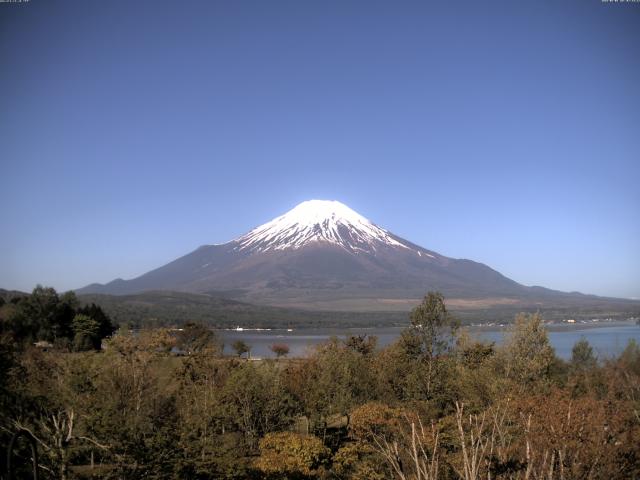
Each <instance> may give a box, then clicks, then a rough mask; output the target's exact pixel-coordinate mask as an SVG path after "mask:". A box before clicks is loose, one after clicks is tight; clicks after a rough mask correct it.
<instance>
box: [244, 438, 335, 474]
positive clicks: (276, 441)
mask: <svg viewBox="0 0 640 480" xmlns="http://www.w3.org/2000/svg"><path fill="white" fill-rule="evenodd" d="M330 453H331V451H330V450H329V449H328V448H327V447H325V446H324V445H323V444H322V440H320V439H319V438H317V437H314V436H313V435H302V434H299V433H293V432H276V433H268V434H267V435H265V436H264V438H263V439H261V440H260V457H259V458H258V459H257V461H256V467H257V468H258V469H259V470H261V471H262V472H264V473H267V474H275V475H279V478H283V476H285V475H292V474H293V475H296V474H298V475H305V476H307V477H308V476H316V475H317V474H318V469H319V468H320V466H321V465H322V464H323V463H324V461H325V460H326V459H327V458H328V457H329V454H330Z"/></svg>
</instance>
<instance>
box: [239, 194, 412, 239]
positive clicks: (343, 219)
mask: <svg viewBox="0 0 640 480" xmlns="http://www.w3.org/2000/svg"><path fill="white" fill-rule="evenodd" d="M236 242H237V244H238V246H237V247H236V248H237V250H240V251H242V250H248V251H251V252H266V251H273V250H285V249H298V248H301V247H304V246H306V245H309V244H311V243H316V242H325V243H329V244H334V245H337V246H340V247H342V248H344V249H346V250H348V251H352V252H358V251H367V252H372V251H373V252H375V250H376V248H379V247H381V246H387V247H400V248H410V247H409V246H407V245H405V244H404V243H402V242H401V241H399V239H397V237H395V236H393V235H392V234H390V233H389V232H388V231H387V230H385V229H383V228H380V227H378V226H377V225H375V224H373V223H372V222H370V221H369V220H367V219H366V218H365V217H363V216H362V215H360V214H359V213H358V212H355V211H354V210H352V209H350V208H349V207H347V206H346V205H344V204H343V203H340V202H337V201H335V200H308V201H306V202H302V203H300V204H299V205H297V206H296V207H295V208H293V209H291V210H289V211H288V212H287V213H285V214H284V215H282V216H280V217H277V218H275V219H274V220H271V221H270V222H267V223H265V224H264V225H261V226H259V227H257V228H254V229H253V230H251V231H250V232H249V233H247V234H245V235H243V236H241V237H240V238H238V239H237V240H236Z"/></svg>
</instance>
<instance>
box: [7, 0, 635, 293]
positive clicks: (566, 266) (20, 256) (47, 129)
mask: <svg viewBox="0 0 640 480" xmlns="http://www.w3.org/2000/svg"><path fill="white" fill-rule="evenodd" d="M639 25H640V4H637V3H635V4H634V3H627V4H623V3H612V4H608V3H601V2H600V1H599V0H598V1H596V0H593V1H592V0H575V1H574V0H567V1H563V2H552V1H543V0H536V1H522V2H513V1H492V2H477V1H468V2H467V1H457V2H423V1H419V2H418V1H416V2H388V1H387V2H378V1H366V2H365V1H362V2H356V1H344V0H340V1H323V2H319V1H291V2H279V1H270V2H264V1H256V2H251V1H242V2H232V1H227V2H209V1H206V2H205V1H187V2H150V1H135V2H131V1H114V0H112V1H108V2H82V1H67V2H60V1H43V0H31V1H29V2H27V3H21V4H12V3H4V4H0V104H1V105H2V107H1V108H0V162H1V165H0V167H1V170H0V171H1V176H0V215H1V217H2V223H1V225H2V228H1V230H0V287H2V288H16V289H21V290H30V289H31V288H33V286H34V285H35V284H36V283H43V284H46V285H52V286H54V287H56V288H58V289H60V290H65V289H70V288H78V287H81V286H84V285H85V284H88V283H91V282H94V281H99V282H106V281H109V280H112V279H113V278H116V277H123V278H131V277H133V276H137V275H139V274H141V273H144V272H145V271H147V270H149V269H151V268H154V267H157V266H160V265H162V264H164V263H166V262H168V261H170V260H172V259H174V258H176V257H178V256H180V255H183V254H185V253H188V252H189V251H191V250H193V249H194V248H196V247H198V246H199V245H202V244H207V243H222V242H225V241H227V240H230V239H232V238H234V237H236V236H238V235H239V234H241V233H244V232H245V231H247V230H249V229H251V228H252V227H254V226H256V225H258V224H261V223H263V222H266V221H268V220H270V219H271V218H273V217H275V216H277V215H279V214H282V213H284V212H285V211H286V210H288V209H290V208H292V207H293V206H294V205H296V204H297V203H299V202H301V201H303V200H307V199H312V198H320V199H336V200H340V201H342V202H343V203H346V204H347V205H349V206H350V207H351V208H353V209H355V210H357V211H358V212H360V213H361V214H363V215H365V216H366V217H368V218H370V219H371V220H373V221H374V222H376V223H377V224H379V225H381V226H383V227H385V228H387V229H389V230H391V231H393V232H394V233H396V234H398V235H400V236H402V237H405V238H407V239H409V240H411V241H413V242H415V243H418V244H420V245H422V246H424V247H427V248H430V249H432V250H435V251H438V252H440V253H442V254H445V255H449V256H453V257H463V258H471V259H473V260H477V261H481V262H484V263H486V264H488V265H490V266H491V267H493V268H495V269H497V270H499V271H500V272H502V273H504V274H505V275H507V276H509V277H511V278H513V279H514V280H517V281H519V282H521V283H524V284H527V285H534V284H535V285H544V286H547V287H550V288H556V289H561V290H567V291H573V290H578V291H583V292H587V293H596V294H601V295H612V296H622V297H640V188H639V186H640V89H639V88H638V86H639V85H640V61H639V60H638V58H640V57H639V56H638V51H639V49H640V28H638V26H639Z"/></svg>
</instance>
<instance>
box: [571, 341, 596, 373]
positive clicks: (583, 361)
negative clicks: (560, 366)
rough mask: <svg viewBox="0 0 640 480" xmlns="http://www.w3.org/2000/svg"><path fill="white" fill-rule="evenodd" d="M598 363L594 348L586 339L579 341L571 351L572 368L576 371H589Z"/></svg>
mask: <svg viewBox="0 0 640 480" xmlns="http://www.w3.org/2000/svg"><path fill="white" fill-rule="evenodd" d="M597 363H598V360H597V359H596V357H595V355H594V354H593V348H591V345H589V342H588V341H587V339H586V338H581V339H580V340H578V341H577V342H576V343H575V344H574V345H573V348H572V349H571V367H572V369H573V370H574V371H582V372H584V371H588V370H591V369H593V368H594V367H595V366H596V365H597Z"/></svg>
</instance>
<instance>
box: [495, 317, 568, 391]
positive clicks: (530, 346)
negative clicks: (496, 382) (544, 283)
mask: <svg viewBox="0 0 640 480" xmlns="http://www.w3.org/2000/svg"><path fill="white" fill-rule="evenodd" d="M503 353H504V358H503V360H504V364H503V367H504V369H505V374H506V376H507V378H510V379H512V380H515V381H516V382H517V383H520V384H522V385H527V384H531V383H535V382H539V381H545V380H548V377H549V373H550V369H551V367H552V365H553V362H554V358H555V352H554V350H553V347H552V346H551V344H550V343H549V337H548V335H547V330H546V329H545V328H544V324H543V320H542V316H540V314H539V313H535V314H525V313H520V314H518V315H517V316H516V319H515V323H514V325H513V326H512V327H511V328H510V330H509V332H508V335H507V338H506V339H505V343H504V347H503Z"/></svg>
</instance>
